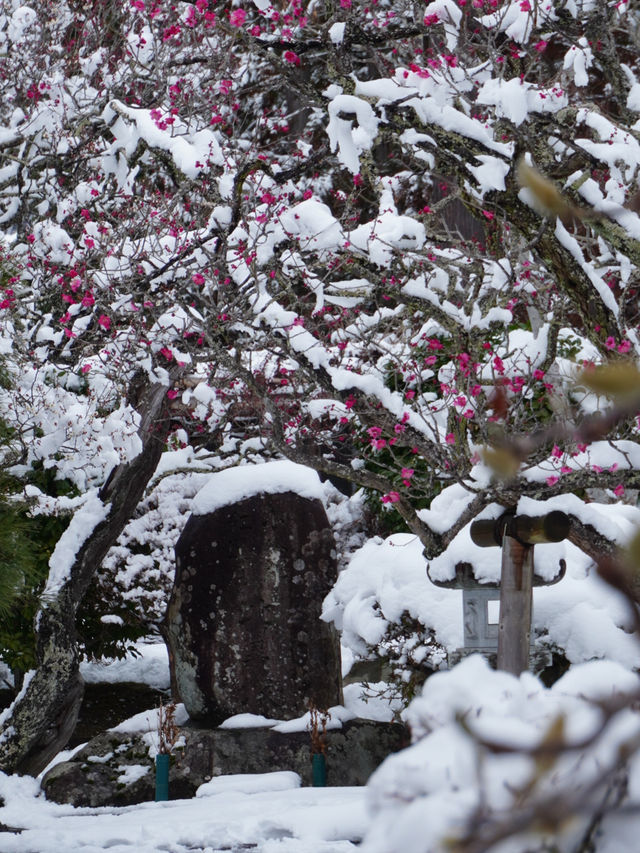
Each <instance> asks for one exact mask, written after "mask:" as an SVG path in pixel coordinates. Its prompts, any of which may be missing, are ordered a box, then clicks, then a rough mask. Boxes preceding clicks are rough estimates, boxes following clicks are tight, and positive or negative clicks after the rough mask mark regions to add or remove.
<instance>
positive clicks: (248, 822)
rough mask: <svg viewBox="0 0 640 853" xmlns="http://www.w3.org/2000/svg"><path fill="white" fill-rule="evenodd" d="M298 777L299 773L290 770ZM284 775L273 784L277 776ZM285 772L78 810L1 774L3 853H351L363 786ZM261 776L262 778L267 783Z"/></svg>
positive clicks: (360, 820) (360, 827)
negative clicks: (303, 784) (290, 779)
mask: <svg viewBox="0 0 640 853" xmlns="http://www.w3.org/2000/svg"><path fill="white" fill-rule="evenodd" d="M291 775H295V774H291ZM274 776H275V777H278V778H277V779H276V780H275V781H274V779H272V778H271V777H274ZM281 777H282V774H269V773H266V774H263V775H262V776H261V777H256V776H254V775H252V776H251V777H250V779H248V780H247V783H246V784H245V785H243V784H242V780H241V779H240V778H239V777H237V776H230V777H220V778H219V779H217V780H216V785H215V787H207V786H209V785H210V783H207V786H203V788H202V789H200V792H199V794H200V795H199V796H196V797H195V798H194V799H192V800H173V801H170V802H166V803H143V804H142V805H138V806H131V807H128V808H119V809H109V808H101V809H88V808H82V809H79V808H73V807H72V806H62V805H57V804H55V803H49V802H47V801H46V800H45V799H44V798H43V797H42V796H38V787H37V782H35V781H34V780H33V779H30V778H28V777H24V778H18V777H15V776H13V777H7V776H5V775H4V774H0V796H2V797H3V798H4V801H5V805H4V806H3V807H2V808H0V821H1V822H2V823H3V824H5V825H6V826H13V827H24V829H23V831H22V832H21V833H19V834H12V833H7V832H3V833H0V851H2V853H79V852H80V851H82V853H95V851H102V850H109V851H110V853H160V851H162V853H194V851H202V853H214V851H219V850H227V851H229V850H231V851H240V850H247V849H248V850H257V851H260V853H348V851H353V850H356V849H357V848H356V846H355V844H354V842H357V841H358V840H359V839H360V838H361V837H362V835H363V834H364V832H365V829H366V826H367V822H368V819H367V814H366V810H365V804H364V798H365V797H364V794H365V789H364V788H322V789H319V788H288V789H287V788H285V789H284V790H278V788H279V787H282V779H281ZM261 780H262V782H261Z"/></svg>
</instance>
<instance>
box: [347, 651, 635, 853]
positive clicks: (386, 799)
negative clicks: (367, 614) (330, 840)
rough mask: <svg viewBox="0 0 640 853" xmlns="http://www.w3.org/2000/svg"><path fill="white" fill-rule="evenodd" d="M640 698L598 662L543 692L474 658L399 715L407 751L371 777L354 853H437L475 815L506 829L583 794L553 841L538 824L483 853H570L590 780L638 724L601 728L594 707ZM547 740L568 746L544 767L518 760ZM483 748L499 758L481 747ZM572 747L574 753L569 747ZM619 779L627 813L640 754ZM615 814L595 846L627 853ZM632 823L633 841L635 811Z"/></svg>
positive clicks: (614, 667) (623, 674) (627, 743)
mask: <svg viewBox="0 0 640 853" xmlns="http://www.w3.org/2000/svg"><path fill="white" fill-rule="evenodd" d="M639 689H640V679H638V676H637V675H636V674H635V673H631V672H629V671H628V670H625V669H624V668H623V667H621V666H619V665H618V664H615V663H611V662H604V661H597V662H592V663H589V664H582V665H580V666H575V667H573V668H572V669H571V671H570V672H568V673H567V674H566V675H565V676H564V677H563V678H561V679H560V680H559V681H558V682H557V683H556V684H555V685H554V686H553V687H552V688H550V689H547V688H545V687H544V686H543V684H542V683H541V682H540V681H539V680H538V679H536V678H535V677H534V676H532V675H531V674H529V673H524V674H523V675H521V676H520V678H516V677H514V676H512V675H509V674H507V673H504V672H495V671H493V670H491V669H490V668H489V666H488V665H487V663H486V661H485V660H484V659H483V658H482V657H481V656H479V655H474V656H472V657H469V658H467V659H466V660H464V661H463V662H462V663H460V664H459V665H458V666H457V667H455V668H454V669H453V670H450V671H449V672H443V673H436V674H435V675H433V676H432V677H431V678H430V679H429V680H428V681H427V682H426V684H425V687H424V689H423V693H422V696H421V697H420V698H418V699H416V700H414V701H413V703H412V704H411V705H410V707H409V709H408V712H407V715H406V716H407V720H408V722H409V724H410V726H411V728H412V733H413V737H414V741H415V742H414V744H413V745H412V746H411V747H410V748H408V749H406V750H403V751H402V752H400V753H397V754H396V755H393V756H391V757H389V758H388V759H387V760H386V761H385V762H384V764H383V765H382V766H381V767H380V768H379V769H378V770H377V771H376V772H375V773H374V775H373V776H372V777H371V780H370V782H369V786H368V788H369V812H370V817H371V824H370V827H369V829H368V831H367V836H366V839H365V843H364V844H363V847H362V850H363V853H396V851H399V850H402V851H403V853H426V851H429V853H435V852H436V851H438V852H439V851H443V850H446V849H449V847H448V845H449V844H450V843H451V842H452V841H454V840H455V839H456V838H458V839H459V838H461V837H463V836H464V833H465V831H466V829H467V828H470V827H471V826H472V821H473V820H474V818H476V817H477V816H478V814H480V815H482V816H483V818H484V819H486V820H487V821H489V822H485V823H484V825H483V831H484V830H485V829H487V827H488V826H490V825H491V822H494V821H495V823H496V825H501V824H502V823H503V822H506V823H508V821H509V820H510V819H511V818H513V817H516V818H517V816H518V814H519V813H520V812H521V811H522V812H525V811H526V808H527V807H529V806H533V805H534V804H535V803H536V802H545V800H546V801H551V802H552V801H553V798H554V797H558V798H566V802H567V804H569V803H570V802H574V803H579V801H580V798H581V797H583V798H584V801H586V802H587V803H588V808H587V810H586V812H584V813H583V814H581V815H580V816H576V817H575V819H574V820H567V821H566V822H565V824H564V826H562V827H561V829H560V834H559V836H558V837H556V835H555V833H554V831H553V830H552V829H551V828H549V827H547V829H546V830H545V828H544V827H541V828H539V834H536V833H534V832H533V831H531V830H529V831H527V832H523V833H520V835H519V836H517V837H515V838H513V839H511V840H510V842H508V843H507V845H506V846H504V847H503V846H500V845H498V846H496V847H494V846H491V848H490V849H491V850H494V849H495V850H498V849H499V850H500V851H502V850H505V851H507V850H508V851H510V853H511V851H514V853H515V851H518V853H521V852H522V851H524V850H526V851H528V853H534V851H541V850H549V849H551V848H553V849H554V850H558V851H565V850H575V849H578V844H577V842H578V841H579V840H580V839H581V838H582V836H583V834H584V832H585V829H586V827H587V825H588V823H589V820H590V817H591V814H592V813H593V811H595V806H594V803H596V804H598V803H599V802H600V801H601V800H602V797H603V795H604V793H605V791H604V790H603V788H602V787H598V786H599V783H600V782H601V780H603V779H606V778H607V773H608V772H609V771H610V770H612V769H614V768H615V767H616V765H617V762H618V760H619V756H620V755H624V754H625V752H626V751H627V750H629V749H630V750H633V749H637V745H638V742H639V741H638V739H639V738H640V715H639V714H638V713H637V711H632V710H631V709H629V708H627V709H626V710H623V711H621V712H619V713H618V714H617V715H615V717H614V718H613V719H612V720H611V721H610V722H609V724H608V725H605V726H604V727H603V730H602V731H600V727H601V726H602V723H603V719H604V717H603V713H602V710H601V708H599V707H598V704H597V703H605V702H607V701H608V700H614V699H616V698H619V697H620V696H623V695H624V696H626V695H635V696H637V695H638V690H639ZM552 736H553V737H554V738H559V739H560V742H561V743H562V744H563V745H565V746H567V747H569V748H568V749H566V750H563V751H562V752H561V754H556V755H553V754H550V755H547V756H546V757H545V760H544V761H543V760H542V759H539V760H536V759H535V758H534V757H533V756H531V755H527V754H526V751H527V750H532V749H535V747H536V746H537V745H539V744H541V743H542V742H544V741H545V737H547V738H549V739H550V738H551V737H552ZM591 738H593V741H592V742H591V743H590V742H589V741H590V739H591ZM549 739H548V740H547V741H546V742H547V743H549V742H550V740H549ZM585 742H586V743H587V745H586V746H585ZM494 744H495V745H498V746H499V747H504V748H505V749H492V748H489V745H494ZM572 744H575V745H576V746H577V748H575V749H571V748H570V747H571V745H572ZM629 772H630V781H629V797H630V799H631V801H632V802H633V804H635V805H638V804H640V757H639V756H634V757H633V758H632V760H631V764H630V771H629ZM592 789H595V795H594V790H592ZM569 816H570V815H569V813H568V812H567V814H565V815H563V817H566V818H569ZM618 817H619V816H616V823H615V826H612V827H611V829H610V831H611V832H612V836H611V839H610V842H609V846H607V847H606V849H607V850H610V851H613V850H616V851H618V853H620V851H629V853H630V851H631V850H634V849H637V846H628V842H629V840H630V839H631V835H630V830H629V826H628V825H627V824H625V822H624V820H623V821H622V822H621V823H618ZM524 825H525V826H528V824H527V823H526V822H525V823H524ZM633 826H634V827H635V833H636V840H637V833H638V831H639V830H640V815H638V814H637V813H636V815H635V817H633ZM614 839H617V840H614ZM625 839H626V841H625ZM554 842H555V844H559V846H555V844H554ZM547 844H548V846H546V845H547ZM616 844H617V845H618V846H616ZM465 849H466V848H465ZM483 849H485V848H483ZM486 849H488V848H486ZM580 849H586V848H583V847H582V846H580ZM601 849H605V848H601V847H600V846H598V850H601Z"/></svg>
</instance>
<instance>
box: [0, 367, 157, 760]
mask: <svg viewBox="0 0 640 853" xmlns="http://www.w3.org/2000/svg"><path fill="white" fill-rule="evenodd" d="M166 392H167V389H166V387H165V386H163V385H159V384H154V385H150V384H149V383H148V381H147V380H146V379H144V380H142V383H141V384H140V383H138V393H137V394H136V397H137V400H136V402H135V405H136V408H137V409H138V411H139V412H140V415H141V424H140V430H139V434H140V438H141V441H142V450H141V452H140V453H139V454H138V456H136V457H135V459H133V460H132V461H131V462H129V463H127V464H124V465H120V466H119V467H118V468H117V469H116V470H115V471H114V472H113V473H112V475H111V476H110V477H109V479H108V481H107V483H106V484H105V486H104V487H103V489H102V491H101V492H100V495H99V500H100V501H101V502H102V504H104V506H105V516H104V518H103V519H102V520H101V521H100V522H99V523H98V524H96V525H95V527H93V529H91V530H88V531H87V536H86V538H85V539H84V541H83V542H82V544H81V545H80V547H79V549H78V551H77V553H76V555H75V559H74V561H73V564H72V565H71V567H70V570H69V572H68V573H67V575H66V576H65V578H64V579H63V581H62V583H61V584H59V585H58V586H57V587H56V586H54V587H52V589H53V595H51V594H49V595H48V596H47V595H45V596H44V597H43V601H42V609H41V610H40V612H39V614H38V617H37V624H36V635H37V662H38V667H37V669H36V670H35V671H34V672H33V673H30V674H29V676H28V677H27V678H26V679H25V685H24V686H23V689H22V691H21V692H20V694H19V695H18V697H17V699H16V701H15V702H14V703H13V705H12V706H11V708H10V709H9V711H8V712H5V714H3V716H2V718H1V730H0V769H2V770H3V771H4V772H5V773H16V772H17V773H30V774H34V775H35V774H37V773H39V772H40V771H41V770H42V769H43V768H44V767H46V765H47V764H48V762H49V761H50V760H51V758H53V756H54V755H55V754H56V753H57V752H58V751H59V750H60V749H62V748H63V747H64V746H65V745H66V743H67V741H68V740H69V737H70V736H71V733H72V732H73V729H74V726H75V723H76V720H77V717H78V711H79V709H80V703H81V701H82V694H83V682H82V678H81V676H80V672H79V655H78V644H77V636H76V629H75V617H76V613H77V610H78V606H79V605H80V603H81V601H82V598H83V596H84V594H85V593H86V591H87V588H88V586H89V584H90V583H91V580H92V578H93V577H94V575H95V573H96V572H97V570H98V569H99V567H100V565H101V563H102V560H103V559H104V557H105V556H106V554H107V551H108V550H109V548H110V547H111V546H112V545H113V544H114V543H115V542H116V540H117V538H118V536H119V535H120V534H121V532H122V530H123V529H124V526H125V525H126V523H127V522H128V520H129V519H130V518H131V516H132V514H133V512H134V511H135V509H136V507H137V505H138V503H139V502H140V500H141V498H142V496H143V494H144V490H145V488H146V486H147V484H148V482H149V480H150V479H151V477H152V476H153V473H154V471H155V469H156V467H157V465H158V461H159V459H160V455H161V453H162V450H163V448H164V443H165V439H166V436H167V432H168V429H169V418H168V404H169V401H168V399H167V393H166ZM80 511H82V510H80Z"/></svg>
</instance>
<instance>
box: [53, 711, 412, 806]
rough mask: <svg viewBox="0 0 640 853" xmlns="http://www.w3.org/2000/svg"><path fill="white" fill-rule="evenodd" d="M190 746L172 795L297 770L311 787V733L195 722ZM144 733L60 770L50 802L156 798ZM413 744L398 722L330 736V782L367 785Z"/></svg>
mask: <svg viewBox="0 0 640 853" xmlns="http://www.w3.org/2000/svg"><path fill="white" fill-rule="evenodd" d="M181 732H182V734H183V735H184V737H185V746H184V748H183V749H181V750H177V751H176V754H175V756H172V759H171V761H172V763H171V769H170V772H169V797H170V799H182V798H188V797H192V796H193V795H194V794H195V792H196V790H197V789H198V787H199V786H200V785H202V784H203V783H204V782H208V781H209V779H211V778H212V777H214V776H223V775H228V774H232V773H269V772H272V771H274V770H293V771H295V772H296V773H298V774H299V775H300V776H301V778H302V784H303V785H311V754H310V739H309V734H308V733H307V732H293V733H288V734H281V733H278V732H274V731H273V730H272V729H268V728H251V729H219V728H218V729H210V728H205V727H202V726H198V725H197V724H194V723H188V724H187V725H185V726H184V727H182V729H181ZM143 737H144V736H143V735H142V734H121V733H115V732H105V733H104V734H101V735H98V737H96V738H94V739H93V740H91V741H90V742H89V743H88V744H87V745H86V746H85V747H84V748H83V749H81V750H80V752H78V753H76V755H75V756H74V759H73V761H66V762H63V763H62V764H58V765H56V766H55V767H53V768H52V769H51V770H50V771H49V772H48V773H47V774H46V776H45V777H44V779H43V780H42V788H43V790H44V792H45V795H46V797H47V799H49V800H53V801H54V802H57V803H70V804H71V805H74V806H90V807H92V808H95V807H98V806H127V805H134V804H136V803H142V802H146V801H149V800H153V799H154V794H155V771H154V767H153V761H152V760H151V758H150V757H149V747H148V744H147V743H146V742H145V740H144V739H143ZM408 743H409V734H408V731H407V729H406V728H405V727H404V726H403V725H400V724H398V723H380V722H374V721H371V720H351V721H349V722H347V723H344V724H343V727H342V728H341V729H334V730H331V731H329V732H327V753H326V755H327V784H328V785H330V786H341V785H364V784H365V783H366V782H367V780H368V778H369V776H370V775H371V774H372V773H373V771H374V770H375V769H376V767H377V766H378V765H379V764H381V762H382V761H383V760H384V759H385V758H386V757H387V755H389V754H390V753H392V752H397V751H398V750H399V749H401V748H402V747H404V746H407V745H408Z"/></svg>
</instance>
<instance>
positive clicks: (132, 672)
mask: <svg viewBox="0 0 640 853" xmlns="http://www.w3.org/2000/svg"><path fill="white" fill-rule="evenodd" d="M80 673H81V675H82V677H83V678H84V680H85V681H86V682H87V683H88V684H96V683H102V684H117V683H120V682H123V681H135V682H137V683H138V684H146V685H148V686H149V687H154V688H155V689H156V690H166V689H167V688H168V687H169V657H168V654H167V647H166V646H165V644H164V642H159V643H139V644H138V645H137V646H136V654H135V655H127V656H126V657H125V658H122V660H109V661H104V662H103V661H85V662H83V663H81V664H80ZM0 853H1V851H0Z"/></svg>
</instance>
